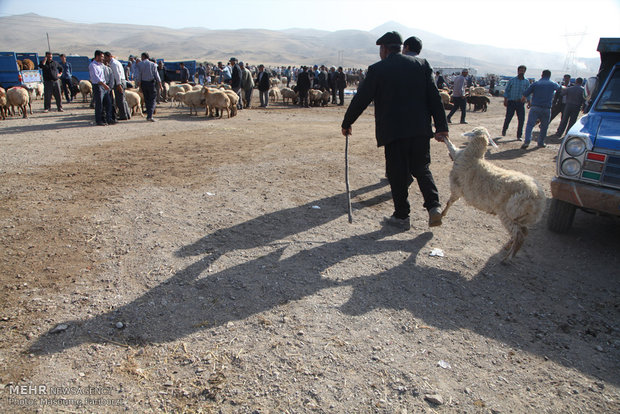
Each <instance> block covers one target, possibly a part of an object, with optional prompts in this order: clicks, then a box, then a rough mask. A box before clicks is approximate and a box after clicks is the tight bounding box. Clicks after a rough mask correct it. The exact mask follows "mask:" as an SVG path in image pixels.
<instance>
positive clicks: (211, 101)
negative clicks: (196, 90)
mask: <svg viewBox="0 0 620 414" xmlns="http://www.w3.org/2000/svg"><path fill="white" fill-rule="evenodd" d="M202 91H203V93H204V95H205V106H206V108H207V110H206V112H205V115H209V109H217V110H220V111H221V112H220V118H222V116H224V109H225V110H226V113H227V114H228V117H229V118H230V98H228V95H227V94H226V92H224V91H218V90H213V89H210V88H204V89H203V90H202Z"/></svg>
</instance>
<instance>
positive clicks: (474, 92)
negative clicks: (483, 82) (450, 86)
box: [469, 86, 487, 96]
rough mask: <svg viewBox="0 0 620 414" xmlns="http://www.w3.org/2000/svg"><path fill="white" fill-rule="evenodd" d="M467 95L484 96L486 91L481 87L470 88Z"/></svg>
mask: <svg viewBox="0 0 620 414" xmlns="http://www.w3.org/2000/svg"><path fill="white" fill-rule="evenodd" d="M469 94H470V95H479V96H484V95H486V94H487V90H486V89H484V88H483V87H482V86H476V87H473V86H471V87H470V88H469Z"/></svg>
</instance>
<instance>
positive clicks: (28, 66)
mask: <svg viewBox="0 0 620 414" xmlns="http://www.w3.org/2000/svg"><path fill="white" fill-rule="evenodd" d="M22 68H23V69H22V70H34V62H33V61H32V60H30V59H28V58H26V59H24V60H22Z"/></svg>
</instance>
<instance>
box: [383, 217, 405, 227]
mask: <svg viewBox="0 0 620 414" xmlns="http://www.w3.org/2000/svg"><path fill="white" fill-rule="evenodd" d="M382 224H383V225H387V226H391V227H395V228H397V229H399V230H401V231H407V230H409V229H410V228H411V223H410V222H409V217H407V218H404V219H399V218H397V217H394V216H390V217H385V218H384V219H383V222H382Z"/></svg>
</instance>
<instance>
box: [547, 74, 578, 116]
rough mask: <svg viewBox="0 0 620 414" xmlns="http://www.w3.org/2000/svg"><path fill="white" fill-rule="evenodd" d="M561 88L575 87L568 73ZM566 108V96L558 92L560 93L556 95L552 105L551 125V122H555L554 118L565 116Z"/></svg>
mask: <svg viewBox="0 0 620 414" xmlns="http://www.w3.org/2000/svg"><path fill="white" fill-rule="evenodd" d="M561 86H564V87H565V88H568V87H569V86H573V84H572V83H571V81H570V75H569V74H568V73H567V74H566V75H564V77H563V78H562V84H561ZM565 106H566V95H562V93H561V91H558V93H556V94H555V96H554V97H553V103H552V104H551V119H550V120H549V123H551V121H553V118H555V117H556V116H557V115H558V114H564V107H565ZM560 118H561V117H560Z"/></svg>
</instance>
